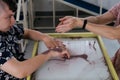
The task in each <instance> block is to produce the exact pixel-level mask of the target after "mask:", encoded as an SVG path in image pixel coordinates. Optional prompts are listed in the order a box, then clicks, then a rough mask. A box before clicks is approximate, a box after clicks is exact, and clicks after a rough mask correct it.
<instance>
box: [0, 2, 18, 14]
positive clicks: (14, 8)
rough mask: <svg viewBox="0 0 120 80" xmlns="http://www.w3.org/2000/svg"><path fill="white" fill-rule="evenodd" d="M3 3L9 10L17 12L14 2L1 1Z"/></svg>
mask: <svg viewBox="0 0 120 80" xmlns="http://www.w3.org/2000/svg"><path fill="white" fill-rule="evenodd" d="M2 1H3V2H4V3H6V4H7V5H8V7H9V9H10V10H12V11H13V12H16V10H17V3H16V0H2Z"/></svg>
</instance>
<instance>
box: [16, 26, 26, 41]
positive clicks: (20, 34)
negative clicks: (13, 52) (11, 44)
mask: <svg viewBox="0 0 120 80" xmlns="http://www.w3.org/2000/svg"><path fill="white" fill-rule="evenodd" d="M14 29H15V34H16V35H17V38H18V39H21V38H23V35H24V28H23V26H19V25H15V26H14Z"/></svg>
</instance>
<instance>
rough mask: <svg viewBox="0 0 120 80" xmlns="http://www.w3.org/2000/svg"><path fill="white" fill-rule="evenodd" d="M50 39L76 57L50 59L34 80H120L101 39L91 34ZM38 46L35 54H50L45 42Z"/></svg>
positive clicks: (68, 35) (70, 34)
mask: <svg viewBox="0 0 120 80" xmlns="http://www.w3.org/2000/svg"><path fill="white" fill-rule="evenodd" d="M49 35H51V36H53V37H55V38H58V39H60V40H62V41H63V43H64V44H65V45H66V47H67V48H68V49H69V51H70V53H71V55H72V56H73V57H71V58H70V59H67V60H63V59H60V58H56V59H50V60H49V61H47V62H46V63H45V64H44V65H43V66H42V67H40V68H39V69H38V70H37V71H36V72H35V74H34V80H119V79H118V76H117V74H116V72H115V70H114V67H113V65H112V63H111V60H110V57H109V55H108V54H107V51H106V49H105V47H104V44H103V42H102V40H101V37H100V36H98V35H95V34H93V33H89V32H88V33H64V34H59V33H49ZM36 45H38V46H36V47H38V50H37V48H35V49H34V50H35V51H34V53H33V54H35V53H36V51H38V53H42V52H44V51H45V50H47V48H46V46H45V45H44V43H43V42H42V41H40V42H39V43H36ZM28 80H30V78H29V79H28Z"/></svg>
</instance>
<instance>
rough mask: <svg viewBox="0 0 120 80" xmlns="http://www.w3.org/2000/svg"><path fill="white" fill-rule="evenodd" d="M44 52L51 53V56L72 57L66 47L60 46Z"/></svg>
mask: <svg viewBox="0 0 120 80" xmlns="http://www.w3.org/2000/svg"><path fill="white" fill-rule="evenodd" d="M43 54H50V55H51V57H62V58H70V53H69V51H68V50H67V49H66V48H65V47H58V48H54V49H50V50H47V51H45V52H44V53H43Z"/></svg>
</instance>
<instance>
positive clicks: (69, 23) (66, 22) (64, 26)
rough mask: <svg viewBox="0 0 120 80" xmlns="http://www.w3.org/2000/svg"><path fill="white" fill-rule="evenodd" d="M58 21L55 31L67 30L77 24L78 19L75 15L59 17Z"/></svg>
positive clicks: (62, 31)
mask: <svg viewBox="0 0 120 80" xmlns="http://www.w3.org/2000/svg"><path fill="white" fill-rule="evenodd" d="M59 20H60V23H59V24H58V26H57V27H56V32H61V33H64V32H67V31H70V30H72V29H73V28H75V27H77V26H78V21H79V19H78V18H77V17H72V16H66V17H64V18H61V19H59Z"/></svg>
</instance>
